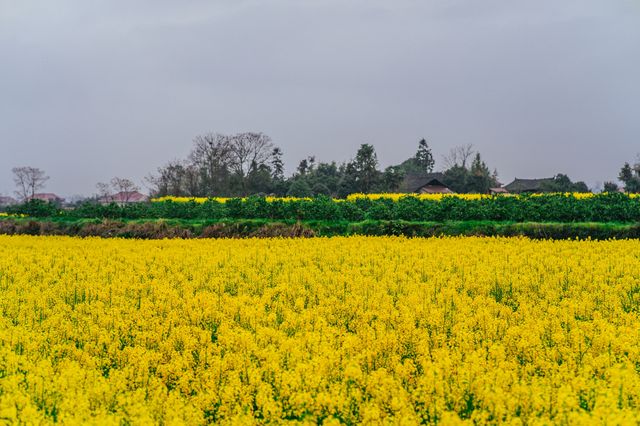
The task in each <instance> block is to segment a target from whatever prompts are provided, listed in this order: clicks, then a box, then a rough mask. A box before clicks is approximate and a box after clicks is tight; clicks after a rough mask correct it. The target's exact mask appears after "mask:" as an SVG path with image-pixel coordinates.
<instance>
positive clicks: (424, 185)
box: [399, 173, 453, 194]
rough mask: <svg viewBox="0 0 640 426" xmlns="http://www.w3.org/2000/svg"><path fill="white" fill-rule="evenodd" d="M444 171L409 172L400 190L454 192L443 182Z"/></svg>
mask: <svg viewBox="0 0 640 426" xmlns="http://www.w3.org/2000/svg"><path fill="white" fill-rule="evenodd" d="M443 180H444V175H443V174H442V173H427V174H409V175H407V176H406V177H405V178H404V180H403V181H402V183H401V184H400V189H399V190H400V192H407V193H409V192H413V193H417V194H453V191H452V190H451V189H450V188H449V187H448V186H447V185H445V184H444V183H443Z"/></svg>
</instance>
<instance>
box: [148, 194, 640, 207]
mask: <svg viewBox="0 0 640 426" xmlns="http://www.w3.org/2000/svg"><path fill="white" fill-rule="evenodd" d="M556 195H564V196H565V197H573V198H576V199H579V200H583V199H586V198H592V197H595V196H596V195H597V194H594V193H591V192H564V193H536V194H526V195H524V196H526V197H545V196H556ZM625 195H626V196H628V197H629V198H638V197H640V194H625ZM403 197H413V198H418V199H420V200H432V201H440V200H442V199H444V198H460V199H463V200H482V199H490V198H495V197H522V195H518V194H497V195H491V194H455V193H454V194H407V193H395V194H394V193H381V194H360V193H355V194H350V195H348V196H347V197H346V200H347V201H355V200H357V199H361V198H364V199H368V200H381V199H382V200H393V201H398V200H399V199H400V198H403ZM231 199H232V198H229V197H209V198H207V197H175V196H171V195H169V196H165V197H158V198H153V199H151V201H152V202H156V203H158V202H163V201H172V202H174V203H188V202H195V203H198V204H202V203H205V202H206V201H209V200H211V201H217V202H219V203H226V202H227V201H229V200H231ZM241 199H243V200H245V199H246V198H241ZM311 199H312V198H309V197H303V198H298V197H265V200H266V201H267V202H272V201H284V202H287V201H301V200H311ZM344 200H345V199H340V198H335V199H334V201H344Z"/></svg>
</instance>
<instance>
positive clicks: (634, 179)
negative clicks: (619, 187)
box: [618, 161, 640, 193]
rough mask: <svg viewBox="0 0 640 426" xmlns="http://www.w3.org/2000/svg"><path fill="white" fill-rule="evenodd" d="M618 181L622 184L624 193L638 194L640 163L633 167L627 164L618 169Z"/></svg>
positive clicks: (639, 189) (639, 190) (639, 188)
mask: <svg viewBox="0 0 640 426" xmlns="http://www.w3.org/2000/svg"><path fill="white" fill-rule="evenodd" d="M618 179H620V181H621V182H622V183H624V190H625V191H626V192H631V193H636V192H640V161H639V162H638V163H636V164H634V166H633V167H631V165H630V164H629V163H624V166H622V169H620V174H619V175H618Z"/></svg>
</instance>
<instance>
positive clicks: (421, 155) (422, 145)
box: [415, 139, 435, 173]
mask: <svg viewBox="0 0 640 426" xmlns="http://www.w3.org/2000/svg"><path fill="white" fill-rule="evenodd" d="M415 159H416V164H417V166H418V167H419V168H420V171H421V172H423V173H431V172H432V171H433V166H434V165H435V160H434V159H433V153H432V152H431V148H429V144H428V143H427V141H426V140H425V139H422V140H421V141H420V142H418V152H416V157H415Z"/></svg>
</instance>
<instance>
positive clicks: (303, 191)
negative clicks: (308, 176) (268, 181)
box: [287, 179, 313, 197]
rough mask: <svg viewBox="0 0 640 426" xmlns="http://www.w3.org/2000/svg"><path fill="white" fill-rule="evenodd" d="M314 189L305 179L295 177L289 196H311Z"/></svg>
mask: <svg viewBox="0 0 640 426" xmlns="http://www.w3.org/2000/svg"><path fill="white" fill-rule="evenodd" d="M312 195H313V191H312V190H311V187H309V184H308V183H307V181H306V180H305V179H294V181H293V183H292V184H291V186H290V187H289V190H288V191H287V196H288V197H311V196H312Z"/></svg>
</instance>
